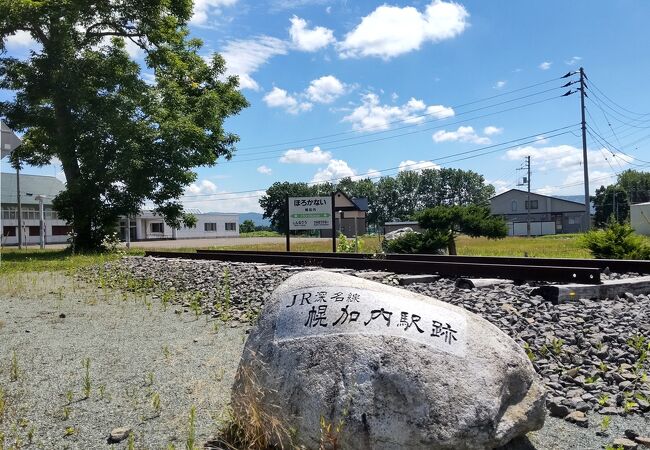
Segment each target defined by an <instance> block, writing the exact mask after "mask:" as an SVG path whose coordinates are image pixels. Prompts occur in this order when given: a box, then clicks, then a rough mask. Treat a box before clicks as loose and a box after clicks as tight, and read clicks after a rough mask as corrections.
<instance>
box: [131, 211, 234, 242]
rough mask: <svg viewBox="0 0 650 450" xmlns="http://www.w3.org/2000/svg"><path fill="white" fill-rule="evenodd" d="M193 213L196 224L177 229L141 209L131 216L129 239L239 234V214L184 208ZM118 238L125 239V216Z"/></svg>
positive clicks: (189, 237)
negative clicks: (204, 211) (206, 212)
mask: <svg viewBox="0 0 650 450" xmlns="http://www.w3.org/2000/svg"><path fill="white" fill-rule="evenodd" d="M185 212H188V213H191V214H194V216H195V217H196V226H195V227H193V228H188V227H182V228H178V229H174V228H171V227H170V226H168V225H167V224H166V223H165V221H164V220H163V218H162V217H160V216H158V215H156V214H154V213H153V212H152V211H149V210H143V211H142V212H141V213H140V214H138V215H137V216H135V217H132V218H131V241H146V240H156V239H193V238H217V237H237V236H239V214H225V213H219V214H216V213H211V214H203V213H202V212H201V211H200V210H198V209H186V210H185ZM120 238H121V239H122V240H126V218H122V219H121V220H120Z"/></svg>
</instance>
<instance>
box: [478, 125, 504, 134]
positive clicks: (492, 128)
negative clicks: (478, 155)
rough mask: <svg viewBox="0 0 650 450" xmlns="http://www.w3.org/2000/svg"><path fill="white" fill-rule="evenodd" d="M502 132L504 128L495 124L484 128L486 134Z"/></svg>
mask: <svg viewBox="0 0 650 450" xmlns="http://www.w3.org/2000/svg"><path fill="white" fill-rule="evenodd" d="M501 133H503V128H499V127H495V126H493V125H489V126H487V127H485V128H483V134H484V135H486V136H494V135H495V134H501Z"/></svg>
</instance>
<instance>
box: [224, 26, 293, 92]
mask: <svg viewBox="0 0 650 450" xmlns="http://www.w3.org/2000/svg"><path fill="white" fill-rule="evenodd" d="M220 53H221V56H223V57H224V59H225V60H226V66H227V74H228V75H239V84H240V86H241V88H242V89H252V90H255V91H257V90H259V89H260V87H259V85H258V84H257V82H256V81H255V80H254V79H253V78H252V77H251V74H253V73H255V72H256V71H257V70H258V69H259V68H260V67H261V66H263V65H264V64H266V63H267V62H268V60H269V59H271V58H273V57H274V56H276V55H286V54H287V43H286V42H284V41H282V40H280V39H277V38H274V37H271V36H259V37H257V38H254V39H241V40H234V41H229V42H227V43H226V46H225V47H224V48H223V49H222V50H221V52H220Z"/></svg>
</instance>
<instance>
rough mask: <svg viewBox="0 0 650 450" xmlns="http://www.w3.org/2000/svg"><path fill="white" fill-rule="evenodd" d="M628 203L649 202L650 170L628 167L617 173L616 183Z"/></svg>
mask: <svg viewBox="0 0 650 450" xmlns="http://www.w3.org/2000/svg"><path fill="white" fill-rule="evenodd" d="M616 184H618V186H620V187H621V188H622V189H623V190H624V191H625V192H626V193H627V197H628V200H629V202H630V204H635V203H645V202H650V172H641V171H638V170H631V169H628V170H626V171H624V172H622V173H620V174H619V175H618V179H617V183H616Z"/></svg>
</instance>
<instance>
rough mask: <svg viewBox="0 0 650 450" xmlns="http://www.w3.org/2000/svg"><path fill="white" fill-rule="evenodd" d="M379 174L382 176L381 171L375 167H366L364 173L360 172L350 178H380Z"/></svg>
mask: <svg viewBox="0 0 650 450" xmlns="http://www.w3.org/2000/svg"><path fill="white" fill-rule="evenodd" d="M381 176H382V175H381V172H380V171H378V170H377V169H368V171H367V172H366V173H361V174H359V175H356V176H354V177H352V179H353V180H364V179H366V178H370V179H377V178H380V177H381Z"/></svg>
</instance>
